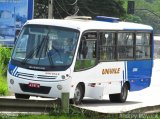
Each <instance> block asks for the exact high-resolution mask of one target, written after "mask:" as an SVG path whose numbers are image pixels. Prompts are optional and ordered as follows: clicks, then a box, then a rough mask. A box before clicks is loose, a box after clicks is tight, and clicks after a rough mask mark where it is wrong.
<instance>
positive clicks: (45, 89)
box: [20, 84, 51, 94]
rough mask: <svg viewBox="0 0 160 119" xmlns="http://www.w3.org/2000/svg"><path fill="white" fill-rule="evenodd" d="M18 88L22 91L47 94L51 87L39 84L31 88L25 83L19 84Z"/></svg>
mask: <svg viewBox="0 0 160 119" xmlns="http://www.w3.org/2000/svg"><path fill="white" fill-rule="evenodd" d="M20 88H21V90H22V91H23V92H30V93H39V94H48V93H49V92H50V90H51V87H46V86H40V87H39V88H32V87H29V86H28V85H27V84H20Z"/></svg>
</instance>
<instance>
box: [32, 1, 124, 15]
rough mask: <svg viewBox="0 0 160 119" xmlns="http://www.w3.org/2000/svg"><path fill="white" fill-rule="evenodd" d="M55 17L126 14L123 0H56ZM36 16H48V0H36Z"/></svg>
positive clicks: (54, 6)
mask: <svg viewBox="0 0 160 119" xmlns="http://www.w3.org/2000/svg"><path fill="white" fill-rule="evenodd" d="M53 2H54V3H53V9H54V11H53V12H54V13H53V16H54V18H65V17H66V16H71V15H75V14H76V13H77V14H76V15H79V16H92V17H93V18H94V17H95V16H97V15H104V16H111V17H121V16H124V15H125V13H126V12H125V9H124V8H123V0H100V1H98V0H78V1H77V4H74V3H75V0H54V1H53ZM34 8H35V10H34V18H47V17H48V0H35V7H34Z"/></svg>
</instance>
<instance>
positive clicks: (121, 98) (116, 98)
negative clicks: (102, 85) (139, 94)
mask: <svg viewBox="0 0 160 119" xmlns="http://www.w3.org/2000/svg"><path fill="white" fill-rule="evenodd" d="M127 96H128V85H127V83H125V84H124V85H123V87H122V89H121V93H118V94H110V95H109V99H110V101H111V102H118V103H124V102H125V101H126V99H127Z"/></svg>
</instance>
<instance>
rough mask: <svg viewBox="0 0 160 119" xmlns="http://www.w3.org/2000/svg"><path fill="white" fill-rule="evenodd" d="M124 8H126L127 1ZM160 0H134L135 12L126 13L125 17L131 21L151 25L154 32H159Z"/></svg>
mask: <svg viewBox="0 0 160 119" xmlns="http://www.w3.org/2000/svg"><path fill="white" fill-rule="evenodd" d="M123 1H124V5H123V6H124V8H125V10H127V2H128V0H123ZM159 6H160V0H135V14H134V15H126V16H125V19H126V20H128V21H132V22H138V23H143V24H147V25H150V26H152V27H153V29H154V33H156V34H159V32H160V7H159Z"/></svg>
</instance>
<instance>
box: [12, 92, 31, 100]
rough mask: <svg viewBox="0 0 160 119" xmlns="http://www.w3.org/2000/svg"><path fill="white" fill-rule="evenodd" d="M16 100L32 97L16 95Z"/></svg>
mask: <svg viewBox="0 0 160 119" xmlns="http://www.w3.org/2000/svg"><path fill="white" fill-rule="evenodd" d="M15 98H16V99H29V98H30V96H29V95H25V94H18V93H15Z"/></svg>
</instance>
